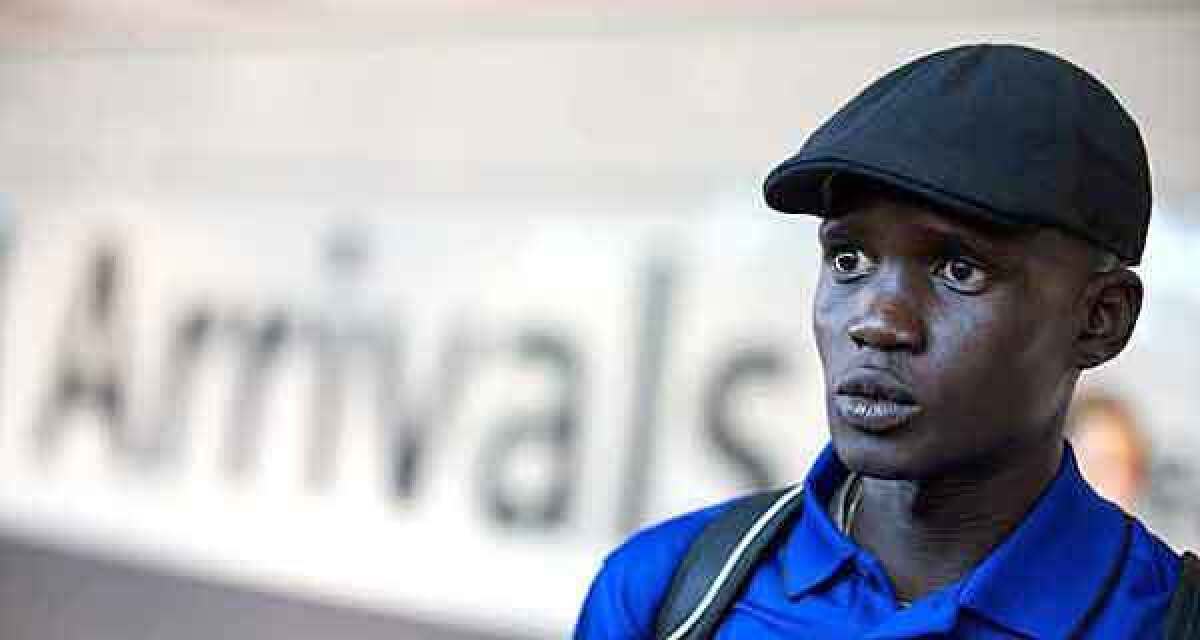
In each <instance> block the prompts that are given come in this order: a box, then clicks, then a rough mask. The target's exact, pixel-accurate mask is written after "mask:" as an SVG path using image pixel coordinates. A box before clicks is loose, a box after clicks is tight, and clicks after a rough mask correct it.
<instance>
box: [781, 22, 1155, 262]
mask: <svg viewBox="0 0 1200 640" xmlns="http://www.w3.org/2000/svg"><path fill="white" fill-rule="evenodd" d="M838 173H850V174H854V175H858V176H862V177H866V178H871V179H875V180H879V181H881V182H884V183H886V184H889V185H891V186H893V187H896V188H899V189H902V190H905V191H908V192H911V193H914V194H916V195H918V196H920V197H923V198H925V199H927V200H929V201H931V202H933V203H935V204H937V205H940V206H943V207H946V208H948V209H950V210H952V211H955V212H958V213H961V214H963V215H967V216H975V217H981V218H985V219H987V220H989V221H992V222H998V223H1010V224H1014V225H1038V226H1052V227H1057V228H1059V229H1062V230H1063V231H1066V232H1068V233H1071V234H1074V235H1075V236H1077V237H1081V238H1083V239H1084V240H1087V241H1089V242H1091V243H1093V244H1095V245H1098V246H1100V247H1103V248H1106V249H1108V250H1110V251H1112V252H1113V253H1115V254H1116V255H1117V256H1118V257H1120V258H1121V259H1122V260H1123V261H1125V262H1126V263H1128V264H1137V263H1138V262H1140V261H1141V257H1142V249H1143V247H1144V245H1145V241H1146V228H1147V225H1148V224H1149V222H1150V199H1151V197H1150V169H1149V167H1148V166H1147V162H1146V149H1145V146H1144V145H1143V143H1142V137H1141V134H1140V133H1139V132H1138V128H1137V124H1136V123H1134V121H1133V118H1131V117H1130V115H1129V114H1128V113H1127V112H1126V111H1125V109H1124V108H1123V107H1122V106H1121V104H1120V103H1119V102H1118V101H1117V99H1116V98H1115V97H1114V96H1113V94H1112V93H1111V92H1110V91H1109V90H1108V89H1107V88H1106V87H1105V86H1104V85H1102V84H1101V83H1100V82H1099V81H1098V80H1096V79H1095V78H1094V77H1092V76H1091V75H1090V74H1088V73H1087V72H1086V71H1084V70H1083V69H1080V68H1079V67H1077V66H1075V65H1073V64H1071V63H1070V62H1067V61H1066V60H1063V59H1062V58H1059V57H1057V56H1054V55H1052V54H1049V53H1046V52H1044V51H1038V50H1036V49H1030V48H1027V47H1021V46H1013V45H987V44H983V45H970V46H962V47H955V48H952V49H947V50H944V51H939V52H937V53H933V54H930V55H928V56H925V57H923V58H920V59H917V60H914V61H912V62H910V63H908V64H906V65H904V66H902V67H900V68H899V69H896V70H894V71H892V72H891V73H889V74H887V75H886V76H884V77H882V78H880V79H879V80H877V81H875V82H874V83H873V84H871V85H870V86H869V87H867V88H866V89H865V90H864V91H863V92H862V93H860V94H859V95H858V96H856V97H855V98H854V99H853V100H851V101H850V102H849V103H848V104H846V105H845V106H844V107H842V109H841V110H839V111H838V112H837V113H836V114H834V116H833V117H832V118H830V119H829V121H827V122H826V123H825V124H824V125H822V126H821V127H820V128H819V129H817V130H816V131H815V132H814V133H813V134H812V135H811V136H810V137H809V138H808V140H807V141H806V142H805V143H804V146H803V147H802V148H801V149H800V151H799V153H797V154H796V155H795V156H793V157H792V158H790V159H789V160H787V161H786V162H784V163H783V164H781V165H779V166H778V167H776V168H775V170H773V171H772V172H771V173H770V175H768V176H767V180H766V184H765V185H764V193H765V195H766V199H767V204H768V205H770V206H771V207H772V208H774V209H777V210H779V211H783V212H787V213H810V214H814V215H825V214H826V213H827V212H826V197H825V196H826V193H825V187H826V186H828V183H827V179H828V177H829V176H831V175H833V174H838Z"/></svg>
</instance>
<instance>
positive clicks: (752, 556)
mask: <svg viewBox="0 0 1200 640" xmlns="http://www.w3.org/2000/svg"><path fill="white" fill-rule="evenodd" d="M802 488H803V486H802V485H796V486H794V487H791V488H789V489H780V490H777V491H767V492H763V493H757V494H753V495H750V496H747V497H745V498H742V499H741V500H738V501H737V502H735V503H734V504H733V506H731V507H729V509H728V510H726V511H725V512H724V513H722V514H721V515H720V516H718V517H717V519H716V520H713V521H712V522H710V523H709V524H708V525H707V526H706V527H705V528H704V529H703V530H702V531H701V532H700V535H699V537H697V538H696V540H695V541H693V542H692V544H691V546H690V547H688V550H687V553H686V554H685V555H684V557H683V561H682V562H680V563H679V567H678V568H676V570H675V576H674V577H673V578H672V579H671V587H670V589H669V590H668V591H667V596H666V599H664V600H663V604H662V606H661V607H660V608H659V611H658V617H657V619H656V620H655V638H657V639H658V640H684V639H685V638H686V639H687V640H700V639H702V638H709V637H710V636H711V635H712V633H713V632H714V631H715V630H716V628H717V625H718V624H720V622H721V618H722V617H723V616H724V615H725V612H726V611H728V610H729V608H730V607H731V606H733V603H734V601H735V600H736V599H737V597H738V595H739V594H740V593H741V589H742V587H743V586H744V583H745V582H746V580H747V578H749V577H750V575H751V574H752V573H753V571H754V569H755V567H756V566H757V564H758V561H759V560H760V559H761V558H762V556H763V555H764V552H765V551H766V549H767V548H768V547H770V546H771V542H772V540H774V539H775V538H776V537H777V535H778V534H779V532H780V531H781V530H782V529H783V528H784V526H785V525H786V524H787V523H788V522H789V521H790V520H791V519H792V515H793V514H795V513H797V512H798V511H799V510H800V509H801V508H802V507H803V504H804V497H803V495H802Z"/></svg>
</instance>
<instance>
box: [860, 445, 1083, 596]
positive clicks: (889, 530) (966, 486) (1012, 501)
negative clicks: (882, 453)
mask: <svg viewBox="0 0 1200 640" xmlns="http://www.w3.org/2000/svg"><path fill="white" fill-rule="evenodd" d="M1062 450H1063V445H1062V441H1061V440H1059V441H1056V443H1055V444H1054V445H1053V446H1049V447H1043V448H1041V449H1038V450H1036V451H1026V452H1024V453H1023V454H1022V455H1020V456H1013V457H1012V458H1010V459H1008V460H1006V461H1005V463H1004V464H995V465H981V466H983V467H986V468H985V469H972V470H966V471H964V472H963V473H961V474H952V475H948V476H944V477H939V478H937V479H936V480H923V481H907V480H883V479H879V478H868V477H864V478H863V485H862V501H861V503H860V506H859V513H858V516H857V517H856V518H855V519H854V526H853V530H852V532H851V533H852V535H853V537H854V539H855V540H856V541H857V542H858V543H859V544H860V545H861V546H863V547H864V548H866V549H867V550H869V551H871V552H872V553H874V554H875V556H876V557H877V558H879V560H880V562H882V563H883V566H884V569H885V570H886V571H887V573H888V576H889V577H890V578H891V580H892V584H893V586H894V588H895V591H896V596H897V598H899V599H901V600H913V599H916V598H919V597H921V596H923V595H925V594H927V593H929V592H931V591H934V590H936V589H939V588H941V587H943V586H946V585H947V584H950V583H952V582H954V581H956V580H958V579H959V578H961V577H962V576H964V575H966V574H967V573H968V572H969V571H970V570H971V569H973V568H974V567H975V566H976V565H977V564H979V562H980V561H982V560H983V558H984V557H986V556H987V554H988V553H989V552H990V551H991V550H992V549H993V548H995V547H996V545H997V544H999V543H1000V542H1001V541H1002V540H1003V539H1004V538H1005V537H1006V536H1007V535H1008V534H1009V533H1010V532H1011V531H1012V530H1013V529H1015V528H1016V527H1017V525H1018V524H1020V522H1021V520H1022V519H1023V518H1024V517H1025V514H1026V513H1028V511H1029V509H1030V507H1031V506H1032V505H1033V503H1034V501H1035V500H1037V498H1038V496H1040V495H1041V494H1042V492H1043V491H1044V490H1045V489H1046V487H1047V486H1048V485H1049V484H1050V482H1051V481H1052V480H1053V479H1054V477H1055V475H1056V473H1057V472H1058V467H1059V465H1060V463H1061V461H1062Z"/></svg>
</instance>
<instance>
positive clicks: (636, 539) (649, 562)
mask: <svg viewBox="0 0 1200 640" xmlns="http://www.w3.org/2000/svg"><path fill="white" fill-rule="evenodd" d="M734 502H736V499H734V500H729V501H726V502H723V503H720V504H716V505H712V506H709V507H705V508H703V509H699V510H696V511H692V512H689V513H685V514H683V515H680V516H675V517H673V518H671V519H669V520H665V521H663V522H660V523H658V524H655V525H652V526H649V527H646V528H645V529H642V530H640V531H638V532H636V533H634V534H633V535H631V536H630V537H629V538H627V539H626V540H625V541H624V542H623V543H621V545H620V546H618V547H617V548H616V549H614V550H613V551H612V552H611V553H609V554H608V556H607V557H606V558H605V559H604V564H603V566H602V567H601V569H600V573H599V574H598V575H597V576H596V578H595V580H594V581H593V582H592V587H591V590H590V591H589V593H588V597H587V602H585V603H584V608H583V611H582V613H581V615H580V619H579V623H578V626H577V627H576V638H593V637H596V638H599V637H638V638H640V637H650V635H651V631H652V629H653V626H654V616H655V615H656V613H657V611H658V608H659V605H660V604H661V602H662V599H663V598H664V597H666V593H667V589H668V588H669V587H670V584H671V578H672V577H673V576H674V574H675V568H676V567H677V566H678V565H679V563H680V561H681V560H682V559H683V556H684V554H686V553H687V550H688V547H690V546H691V544H692V542H693V541H695V540H696V538H697V537H698V536H699V535H700V532H701V531H703V530H704V528H705V527H706V526H708V524H709V523H711V522H712V521H713V520H715V519H717V518H718V517H719V516H720V515H721V514H722V513H724V512H725V511H726V510H727V509H728V508H729V507H730V506H731V505H732V504H733V503H734ZM602 630H603V633H602ZM616 630H620V632H619V633H618V632H616ZM609 634H611V635H609Z"/></svg>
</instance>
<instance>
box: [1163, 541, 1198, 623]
mask: <svg viewBox="0 0 1200 640" xmlns="http://www.w3.org/2000/svg"><path fill="white" fill-rule="evenodd" d="M1181 562H1182V567H1180V570H1179V582H1177V583H1176V584H1175V593H1174V594H1172V595H1171V608H1170V609H1168V610H1167V640H1197V639H1200V558H1197V557H1196V554H1194V553H1192V552H1190V551H1188V552H1186V553H1184V554H1183V558H1182V559H1181Z"/></svg>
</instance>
